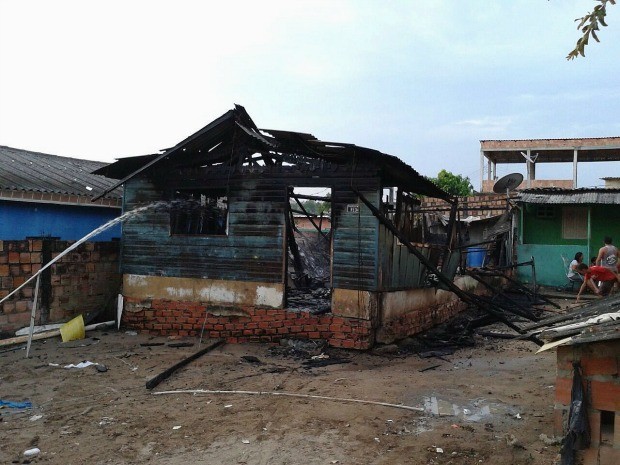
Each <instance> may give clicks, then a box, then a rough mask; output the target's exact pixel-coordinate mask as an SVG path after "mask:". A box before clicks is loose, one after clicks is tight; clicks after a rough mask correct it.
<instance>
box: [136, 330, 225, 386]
mask: <svg viewBox="0 0 620 465" xmlns="http://www.w3.org/2000/svg"><path fill="white" fill-rule="evenodd" d="M224 342H225V341H224V339H218V340H216V341H214V342H212V343H211V344H209V345H208V346H207V347H205V348H204V349H202V350H199V351H198V352H196V353H195V354H193V355H190V356H189V357H187V358H185V359H183V360H181V361H180V362H179V363H176V364H175V365H173V366H171V367H170V368H168V369H167V370H166V371H164V372H162V373H160V374H158V375H157V376H155V377H154V378H151V379H150V380H149V381H147V382H146V388H147V389H153V388H154V387H156V386H157V385H158V384H159V383H161V382H162V381H164V380H166V379H168V378H170V376H171V375H172V374H173V373H174V372H175V371H177V370H178V369H179V368H183V367H184V366H185V365H187V364H189V363H191V362H193V361H194V360H196V359H197V358H200V357H202V356H203V355H204V354H206V353H207V352H210V351H212V350H213V349H215V348H216V347H219V346H221V345H222V344H224Z"/></svg>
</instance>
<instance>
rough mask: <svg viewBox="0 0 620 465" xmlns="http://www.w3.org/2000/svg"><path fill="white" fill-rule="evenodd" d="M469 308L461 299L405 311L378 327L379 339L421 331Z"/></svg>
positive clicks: (399, 336)
mask: <svg viewBox="0 0 620 465" xmlns="http://www.w3.org/2000/svg"><path fill="white" fill-rule="evenodd" d="M466 308H467V304H466V303H464V302H462V301H461V300H458V299H457V300H453V301H450V302H447V303H442V304H438V305H434V306H431V307H427V308H424V309H420V310H414V311H411V312H408V313H405V314H404V315H402V316H401V317H399V318H397V319H394V320H391V321H387V322H384V323H383V325H382V326H381V328H379V329H378V335H377V339H379V340H386V341H395V340H399V339H403V338H405V337H407V336H411V335H414V334H418V333H421V332H422V331H425V330H427V329H430V328H432V327H433V326H437V325H438V324H440V323H444V322H446V321H448V320H449V319H451V318H453V317H454V316H456V315H457V314H458V313H460V312H462V311H463V310H465V309H466Z"/></svg>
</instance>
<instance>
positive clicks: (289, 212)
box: [282, 183, 334, 308]
mask: <svg viewBox="0 0 620 465" xmlns="http://www.w3.org/2000/svg"><path fill="white" fill-rule="evenodd" d="M302 184H303V185H299V184H298V183H297V184H296V185H288V186H286V188H285V193H286V207H285V210H284V240H283V251H284V253H283V257H282V259H283V270H284V272H283V284H284V308H288V306H289V302H288V298H289V295H290V290H291V286H289V248H290V252H291V255H292V259H293V263H294V267H295V272H296V273H298V270H299V269H301V268H302V267H303V263H301V257H300V256H299V247H298V245H297V241H296V239H295V231H298V232H299V230H297V227H296V226H295V220H294V216H293V213H295V211H294V210H293V209H292V208H291V200H292V199H294V200H295V201H296V202H297V204H298V205H299V208H301V210H299V212H300V213H302V214H304V215H306V218H308V219H309V220H310V222H311V223H312V225H313V226H314V228H315V229H316V230H317V233H318V234H317V239H319V240H320V238H321V237H322V238H324V239H325V240H328V241H329V287H330V289H331V288H332V287H333V266H334V248H333V247H334V235H333V234H332V229H331V228H333V224H334V221H333V214H334V212H333V209H332V207H331V206H330V216H329V219H330V224H331V227H330V232H329V235H326V234H324V233H323V231H322V230H321V227H320V223H319V225H317V224H316V223H315V222H314V220H313V219H312V214H311V213H309V212H308V211H307V210H306V209H305V208H304V207H303V205H302V204H301V202H300V200H299V199H307V200H317V201H322V202H329V203H330V205H333V191H334V185H332V184H329V183H325V184H322V185H320V186H316V185H315V183H302ZM297 188H300V189H305V188H325V189H329V198H327V197H320V196H313V195H305V194H295V193H294V191H295V189H297ZM291 238H292V241H291ZM291 242H292V244H294V246H293V247H290V246H291V245H292V244H291ZM330 306H331V299H330Z"/></svg>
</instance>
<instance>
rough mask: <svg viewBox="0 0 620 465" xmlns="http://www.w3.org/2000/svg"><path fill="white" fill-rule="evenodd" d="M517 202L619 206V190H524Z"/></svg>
mask: <svg viewBox="0 0 620 465" xmlns="http://www.w3.org/2000/svg"><path fill="white" fill-rule="evenodd" d="M517 202H522V203H535V204H606V205H618V204H620V189H588V188H584V189H560V188H545V189H526V190H523V191H520V192H519V196H518V197H517Z"/></svg>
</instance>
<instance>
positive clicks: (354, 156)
mask: <svg viewBox="0 0 620 465" xmlns="http://www.w3.org/2000/svg"><path fill="white" fill-rule="evenodd" d="M238 129H240V130H241V132H239V131H238ZM239 134H240V135H241V136H244V138H245V140H246V142H250V143H251V144H252V145H253V146H254V147H255V148H256V149H257V150H261V151H269V152H270V156H269V157H266V158H265V157H264V163H265V164H266V165H269V164H270V163H272V164H273V163H276V164H277V163H278V154H283V153H284V154H294V155H301V156H304V157H307V158H312V159H318V160H324V161H326V162H329V163H332V164H335V165H343V164H349V165H350V164H353V165H355V166H359V165H363V164H365V163H368V162H371V163H373V164H375V165H376V166H379V167H380V176H381V177H382V179H383V181H384V182H385V183H386V185H387V186H399V187H402V188H403V189H405V190H408V191H410V192H414V193H417V194H421V195H426V196H430V197H435V198H441V199H444V200H448V201H450V200H451V196H450V195H449V194H447V193H446V192H444V191H443V190H441V189H440V188H439V187H437V186H436V185H435V184H433V183H432V182H431V181H429V180H427V179H426V178H425V177H424V176H421V175H420V174H419V173H418V172H417V171H415V170H414V169H413V168H412V167H410V166H409V165H407V164H406V163H404V162H403V161H401V160H400V159H398V158H397V157H395V156H392V155H388V154H385V153H382V152H379V151H377V150H373V149H369V148H365V147H359V146H356V145H354V144H348V143H341V142H326V141H321V140H318V139H317V138H316V137H314V136H313V135H312V134H307V133H301V132H292V131H281V130H272V129H259V128H258V127H257V126H256V125H255V124H254V121H252V118H250V116H249V115H248V113H247V112H246V110H245V109H244V108H243V107H242V106H240V105H235V108H234V109H232V110H229V111H227V112H226V113H224V114H223V115H222V116H220V117H219V118H217V119H215V120H214V121H212V122H211V123H209V124H208V125H207V126H205V127H204V128H202V129H200V130H199V131H197V132H196V133H194V134H192V135H191V136H189V137H187V138H186V139H184V140H182V141H181V142H179V143H178V144H177V145H175V146H174V147H172V148H169V149H166V150H165V151H164V152H163V153H161V154H152V155H142V156H138V157H128V158H122V159H119V160H118V161H116V162H115V163H112V164H111V165H108V166H105V167H102V168H99V169H98V170H97V171H95V172H94V173H95V174H99V175H103V176H106V177H108V178H112V179H117V180H118V182H117V183H115V184H114V186H113V187H112V188H110V189H107V190H106V191H105V192H104V193H103V194H101V195H105V193H107V192H109V191H110V190H111V189H114V188H116V187H118V186H120V185H122V184H123V183H125V182H126V181H128V180H130V179H131V178H133V177H134V176H137V175H138V174H140V173H142V172H143V171H145V170H148V169H149V168H151V167H153V166H154V165H156V164H158V165H162V164H163V165H165V166H166V167H171V168H175V167H184V168H187V167H201V166H203V165H205V164H214V163H222V164H228V165H229V166H230V167H231V169H232V160H231V151H232V150H233V149H234V147H235V145H234V144H235V137H239ZM279 163H280V164H282V160H281V159H280V161H279Z"/></svg>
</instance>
